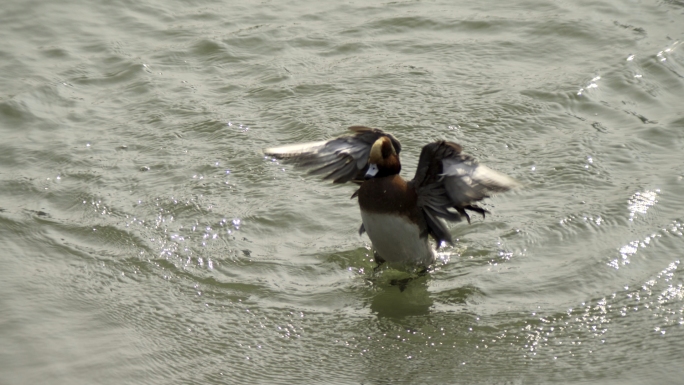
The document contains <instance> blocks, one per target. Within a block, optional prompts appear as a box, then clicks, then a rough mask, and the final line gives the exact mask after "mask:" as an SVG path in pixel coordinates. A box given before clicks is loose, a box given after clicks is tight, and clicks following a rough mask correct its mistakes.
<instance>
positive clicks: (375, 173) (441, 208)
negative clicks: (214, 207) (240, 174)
mask: <svg viewBox="0 0 684 385" xmlns="http://www.w3.org/2000/svg"><path fill="white" fill-rule="evenodd" d="M349 130H350V131H351V134H349V135H343V136H340V137H337V138H334V139H330V140H324V141H318V142H309V143H298V144H290V145H284V146H278V147H271V148H265V149H263V153H264V155H266V156H267V157H270V158H271V159H279V160H283V161H285V162H291V163H292V164H294V165H295V166H297V167H300V168H305V169H308V173H309V174H312V175H322V176H323V177H322V178H323V180H332V182H333V183H336V184H340V183H348V182H350V183H354V184H356V185H358V186H359V187H358V189H357V190H356V191H355V192H354V193H353V194H352V196H351V198H352V199H354V198H356V199H358V204H359V208H360V211H361V227H360V228H359V231H358V233H359V235H360V236H361V235H363V234H364V233H366V234H367V235H368V237H369V238H370V241H371V244H372V250H373V254H374V258H375V262H376V263H377V266H376V270H377V268H379V267H380V265H383V264H386V265H388V266H390V267H392V268H396V269H402V270H409V271H418V272H420V273H421V274H422V273H425V272H427V271H428V269H429V268H430V267H431V266H432V265H433V264H434V262H435V250H434V249H433V247H432V246H431V244H430V240H429V238H432V239H433V240H434V242H435V243H436V247H437V248H439V247H443V246H445V245H446V244H450V245H453V244H454V242H453V237H452V236H451V234H450V232H449V229H448V228H447V226H446V224H445V222H444V221H445V220H446V221H449V222H459V221H462V220H463V218H465V219H466V220H467V221H468V223H470V215H469V213H468V212H474V213H478V214H481V215H482V217H483V218H484V217H485V214H486V213H488V211H487V210H485V209H483V208H482V207H480V206H478V205H477V202H479V201H481V200H483V199H485V198H487V197H489V196H490V195H491V194H494V193H501V192H505V191H509V190H511V189H513V188H516V187H518V186H519V183H518V182H517V181H516V180H515V179H513V178H511V177H509V176H507V175H505V174H503V173H500V172H497V171H494V170H492V169H490V168H489V167H487V166H485V165H482V164H480V163H479V162H478V161H477V160H476V159H475V158H473V157H472V156H470V155H468V154H465V153H463V151H462V147H461V145H459V144H457V143H454V142H450V141H445V140H438V141H435V142H432V143H429V144H427V145H425V146H424V147H423V148H422V150H421V153H420V158H419V161H418V167H417V169H416V173H415V175H414V177H413V179H411V180H405V179H404V178H403V177H402V176H401V175H400V171H401V162H400V159H399V155H400V153H401V150H402V147H401V144H400V142H399V141H398V140H397V139H396V138H395V137H394V136H393V135H392V134H390V133H387V132H384V131H382V130H380V129H377V128H370V127H365V126H352V127H349Z"/></svg>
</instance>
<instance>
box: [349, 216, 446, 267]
mask: <svg viewBox="0 0 684 385" xmlns="http://www.w3.org/2000/svg"><path fill="white" fill-rule="evenodd" d="M361 219H362V220H363V227H364V228H365V229H366V233H367V234H368V237H369V238H370V240H371V242H373V249H375V251H376V252H377V253H378V254H379V255H380V257H382V259H384V260H385V261H386V262H388V263H390V264H392V265H404V266H407V267H409V266H425V267H427V266H428V265H430V264H431V263H432V262H433V260H434V254H433V251H432V248H431V247H430V243H429V242H428V240H427V238H420V229H419V228H418V225H416V224H414V223H412V222H410V221H409V220H407V219H406V218H404V217H401V216H398V215H389V214H376V213H370V212H364V211H363V210H362V211H361Z"/></svg>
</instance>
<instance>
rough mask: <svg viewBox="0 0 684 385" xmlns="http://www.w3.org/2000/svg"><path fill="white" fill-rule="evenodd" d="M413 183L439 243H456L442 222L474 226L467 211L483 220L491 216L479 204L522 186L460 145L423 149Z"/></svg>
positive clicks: (431, 232) (441, 142)
mask: <svg viewBox="0 0 684 385" xmlns="http://www.w3.org/2000/svg"><path fill="white" fill-rule="evenodd" d="M412 183H414V186H415V188H416V192H417V193H418V205H419V206H420V207H421V208H422V209H423V212H424V213H425V219H426V221H427V224H428V232H429V233H430V234H431V235H432V236H433V237H434V238H435V239H436V240H437V241H438V243H441V242H442V241H446V242H449V243H452V240H451V235H450V234H449V231H448V230H447V228H446V227H445V225H444V223H443V222H442V221H440V220H439V219H438V218H444V219H447V220H450V221H460V220H461V218H462V217H465V218H466V219H467V220H468V222H470V216H469V215H468V213H466V210H471V211H475V212H477V213H480V214H482V215H483V216H484V215H485V213H486V212H487V211H486V210H484V209H482V208H480V207H478V206H477V205H476V204H475V202H478V201H481V200H482V199H484V198H487V197H488V196H489V195H490V194H493V193H497V192H504V191H508V190H510V189H512V188H515V187H517V186H519V184H518V182H516V181H515V180H514V179H513V178H510V177H508V176H506V175H504V174H502V173H500V172H496V171H494V170H492V169H490V168H488V167H487V166H484V165H481V164H479V163H478V162H477V160H475V159H474V158H473V157H471V156H470V155H466V154H463V153H462V152H461V146H459V145H458V144H456V143H452V142H445V141H439V142H434V143H430V144H428V145H426V146H425V147H423V150H422V152H421V154H420V160H419V162H418V169H417V170H416V175H415V177H414V178H413V181H412ZM452 209H453V210H455V211H453V210H452Z"/></svg>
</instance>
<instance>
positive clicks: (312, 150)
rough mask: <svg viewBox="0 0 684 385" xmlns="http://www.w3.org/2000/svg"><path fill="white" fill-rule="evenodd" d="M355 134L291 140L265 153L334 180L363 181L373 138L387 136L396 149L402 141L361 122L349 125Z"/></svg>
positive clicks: (374, 139)
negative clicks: (300, 141)
mask: <svg viewBox="0 0 684 385" xmlns="http://www.w3.org/2000/svg"><path fill="white" fill-rule="evenodd" d="M349 130H351V131H353V132H354V134H352V135H348V136H341V137H339V138H336V139H331V140H328V141H321V142H311V143H300V144H291V145H287V146H282V147H272V148H266V149H264V154H266V155H269V156H273V157H275V158H278V159H285V160H289V161H292V162H293V163H294V164H295V165H296V166H299V167H303V168H310V169H311V170H309V174H314V175H325V176H324V177H323V179H332V180H333V183H345V182H349V181H362V180H363V175H364V174H365V173H366V170H367V169H368V156H369V155H370V150H371V147H372V146H373V143H375V141H376V140H378V139H380V137H382V136H387V137H389V138H390V140H391V141H392V145H393V146H394V149H395V150H396V151H397V153H399V152H400V151H401V145H400V144H399V141H398V140H397V139H396V138H395V137H394V136H392V135H391V134H388V133H385V132H383V131H382V130H378V129H375V128H368V127H362V126H353V127H349Z"/></svg>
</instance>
